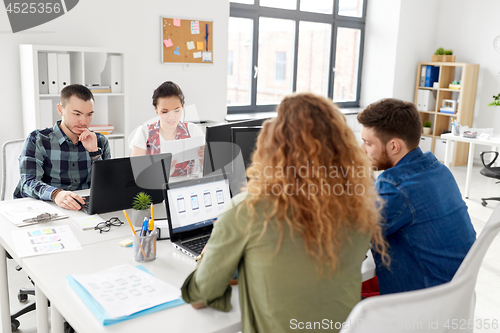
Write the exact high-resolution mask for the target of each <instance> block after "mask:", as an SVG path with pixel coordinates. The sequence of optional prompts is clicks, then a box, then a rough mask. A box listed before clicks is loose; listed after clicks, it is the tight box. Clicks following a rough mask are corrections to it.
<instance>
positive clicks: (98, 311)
mask: <svg viewBox="0 0 500 333" xmlns="http://www.w3.org/2000/svg"><path fill="white" fill-rule="evenodd" d="M136 267H137V268H139V269H140V270H142V271H144V272H146V273H148V274H151V273H150V272H149V271H148V270H147V269H146V268H144V266H141V265H138V266H136ZM151 275H152V274H151ZM66 281H68V284H69V286H70V287H71V288H73V290H74V291H75V292H76V293H77V294H78V296H80V298H81V299H82V300H83V302H84V303H85V304H86V305H87V306H88V307H89V309H90V311H92V313H93V314H94V316H96V318H97V320H99V322H100V323H101V324H103V325H104V326H108V325H112V324H116V323H119V322H122V321H125V320H128V319H133V318H137V317H140V316H144V315H146V314H149V313H154V312H157V311H161V310H164V309H169V308H172V307H174V306H177V305H182V304H185V302H184V300H183V299H182V298H178V299H176V300H173V301H170V302H167V303H163V304H159V305H156V306H154V307H152V308H149V309H145V310H142V311H139V312H136V313H133V314H131V315H129V316H124V317H117V318H113V317H111V316H110V314H109V313H108V312H107V311H106V310H104V308H103V307H102V306H101V305H100V304H99V303H98V302H97V301H96V300H95V299H94V298H93V297H92V296H91V295H90V294H89V292H88V291H87V289H85V288H84V287H83V286H82V285H81V284H80V283H78V282H77V281H76V280H75V279H74V278H73V277H72V276H71V275H68V276H67V277H66Z"/></svg>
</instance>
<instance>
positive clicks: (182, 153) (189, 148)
mask: <svg viewBox="0 0 500 333" xmlns="http://www.w3.org/2000/svg"><path fill="white" fill-rule="evenodd" d="M204 144H205V138H204V137H203V136H195V137H194V138H189V139H182V140H172V141H167V144H166V145H165V146H164V147H165V148H166V149H165V152H166V153H172V161H177V163H181V162H184V161H190V160H195V159H199V158H200V157H199V156H198V150H199V149H200V147H201V146H203V145H204ZM162 148H163V145H162ZM162 151H163V149H162Z"/></svg>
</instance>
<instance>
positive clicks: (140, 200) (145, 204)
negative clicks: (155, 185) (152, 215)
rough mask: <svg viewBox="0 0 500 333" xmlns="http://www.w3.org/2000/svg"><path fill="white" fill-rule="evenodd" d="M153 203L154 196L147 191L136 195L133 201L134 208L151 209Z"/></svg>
mask: <svg viewBox="0 0 500 333" xmlns="http://www.w3.org/2000/svg"><path fill="white" fill-rule="evenodd" d="M151 203H152V198H151V196H150V195H149V194H147V193H145V192H139V193H137V195H136V196H135V197H134V200H133V202H132V208H133V209H135V210H144V209H149V207H150V206H151Z"/></svg>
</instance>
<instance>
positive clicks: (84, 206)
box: [81, 195, 90, 214]
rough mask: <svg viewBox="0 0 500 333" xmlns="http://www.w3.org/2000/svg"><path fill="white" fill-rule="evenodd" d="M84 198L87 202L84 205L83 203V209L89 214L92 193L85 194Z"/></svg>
mask: <svg viewBox="0 0 500 333" xmlns="http://www.w3.org/2000/svg"><path fill="white" fill-rule="evenodd" d="M82 198H83V199H85V203H84V204H83V205H81V211H82V212H84V213H87V214H88V213H89V202H90V195H87V196H84V197H82Z"/></svg>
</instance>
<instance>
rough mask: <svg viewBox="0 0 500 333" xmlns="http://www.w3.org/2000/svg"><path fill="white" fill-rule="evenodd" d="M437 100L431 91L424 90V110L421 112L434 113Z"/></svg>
mask: <svg viewBox="0 0 500 333" xmlns="http://www.w3.org/2000/svg"><path fill="white" fill-rule="evenodd" d="M435 109H436V98H435V97H434V94H433V93H432V91H431V90H422V109H421V110H420V111H434V110H435Z"/></svg>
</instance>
